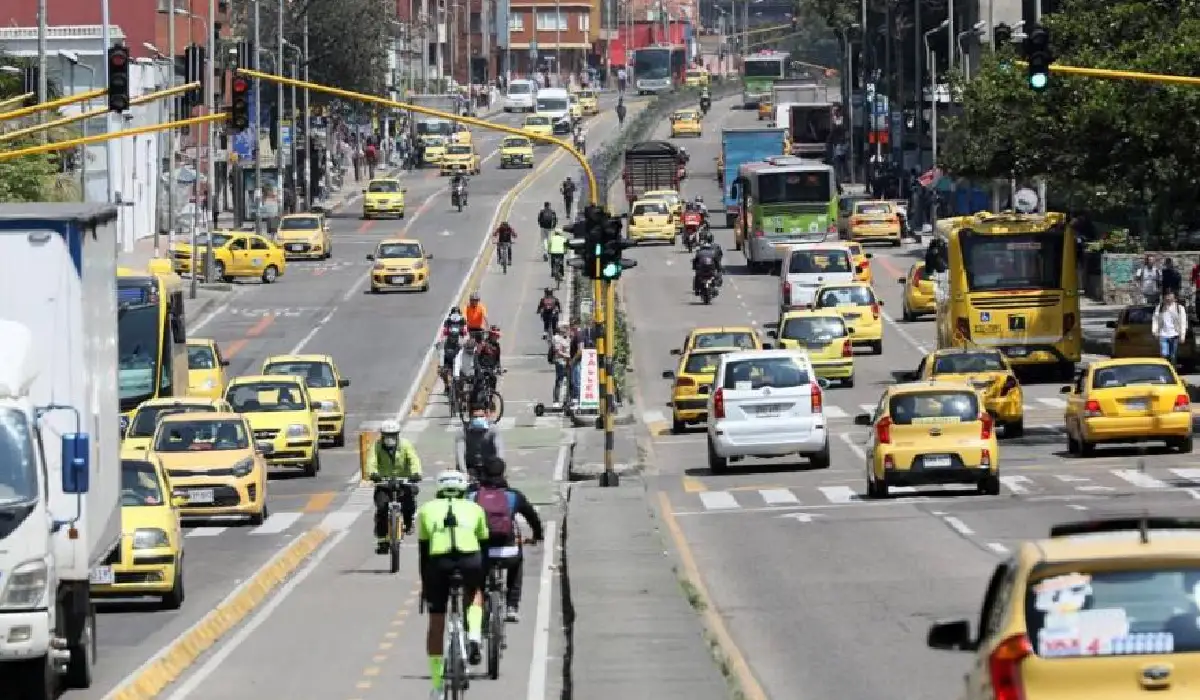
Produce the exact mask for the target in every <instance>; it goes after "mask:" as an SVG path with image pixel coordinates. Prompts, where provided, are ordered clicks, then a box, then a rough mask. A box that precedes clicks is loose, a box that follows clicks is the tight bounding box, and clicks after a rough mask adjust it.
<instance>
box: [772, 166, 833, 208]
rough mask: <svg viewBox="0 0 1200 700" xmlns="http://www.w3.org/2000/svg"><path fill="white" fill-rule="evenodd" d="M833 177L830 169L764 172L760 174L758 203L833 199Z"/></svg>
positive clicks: (807, 201) (812, 201) (806, 201)
mask: <svg viewBox="0 0 1200 700" xmlns="http://www.w3.org/2000/svg"><path fill="white" fill-rule="evenodd" d="M834 196H835V194H834V192H833V177H832V174H831V173H830V172H829V171H805V172H791V173H762V174H760V175H759V176H758V203H759V204H784V203H792V202H799V203H818V202H819V203H823V204H828V203H829V202H830V201H832V200H833V198H834Z"/></svg>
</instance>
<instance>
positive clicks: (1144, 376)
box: [1092, 363, 1179, 389]
mask: <svg viewBox="0 0 1200 700" xmlns="http://www.w3.org/2000/svg"><path fill="white" fill-rule="evenodd" d="M1178 383H1179V380H1178V379H1176V378H1175V373H1174V372H1172V371H1171V368H1170V367H1167V366H1166V365H1160V364H1156V363H1146V364H1129V365H1113V366H1112V367H1103V368H1101V369H1098V370H1096V372H1095V374H1093V375H1092V388H1093V389H1118V388H1120V387H1123V386H1135V385H1139V384H1150V385H1154V386H1169V385H1171V384H1178Z"/></svg>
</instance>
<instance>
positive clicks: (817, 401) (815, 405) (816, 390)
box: [809, 382, 825, 414]
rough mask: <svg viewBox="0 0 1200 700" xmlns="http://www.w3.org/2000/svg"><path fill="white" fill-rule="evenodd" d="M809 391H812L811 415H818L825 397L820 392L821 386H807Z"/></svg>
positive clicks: (814, 384) (813, 384) (815, 384)
mask: <svg viewBox="0 0 1200 700" xmlns="http://www.w3.org/2000/svg"><path fill="white" fill-rule="evenodd" d="M809 389H810V390H811V391H812V412H813V414H817V413H820V412H821V410H822V409H823V408H824V405H825V396H824V393H823V392H822V391H821V385H820V384H817V383H816V382H813V383H812V384H809Z"/></svg>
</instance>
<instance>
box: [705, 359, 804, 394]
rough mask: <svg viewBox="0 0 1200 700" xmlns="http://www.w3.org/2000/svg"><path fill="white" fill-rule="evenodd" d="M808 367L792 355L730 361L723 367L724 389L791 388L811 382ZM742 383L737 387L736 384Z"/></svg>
mask: <svg viewBox="0 0 1200 700" xmlns="http://www.w3.org/2000/svg"><path fill="white" fill-rule="evenodd" d="M811 381H812V380H811V379H810V378H809V376H808V368H807V367H806V366H805V365H804V364H802V363H800V362H797V361H796V359H795V358H792V357H762V358H756V359H753V360H738V361H737V362H730V363H729V364H728V365H726V367H725V382H724V387H725V388H726V389H733V390H735V391H745V390H746V389H747V387H745V386H744V385H745V384H747V383H748V384H750V386H749V387H748V389H750V390H756V389H761V388H763V387H771V388H772V389H793V388H795V387H798V386H804V385H805V384H809V383H811ZM739 384H741V385H743V386H742V387H739V386H738V385H739Z"/></svg>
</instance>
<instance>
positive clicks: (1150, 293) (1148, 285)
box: [1133, 253, 1162, 304]
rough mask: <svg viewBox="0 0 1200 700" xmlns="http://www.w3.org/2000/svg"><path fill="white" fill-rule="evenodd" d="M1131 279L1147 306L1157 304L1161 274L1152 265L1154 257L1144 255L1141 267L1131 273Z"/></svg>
mask: <svg viewBox="0 0 1200 700" xmlns="http://www.w3.org/2000/svg"><path fill="white" fill-rule="evenodd" d="M1133 279H1134V281H1135V282H1137V284H1138V289H1140V290H1141V291H1142V297H1143V298H1144V299H1145V301H1146V303H1147V304H1157V303H1158V298H1159V296H1160V295H1161V293H1162V291H1161V287H1162V272H1161V271H1160V270H1159V269H1158V266H1157V265H1155V264H1154V256H1153V255H1151V254H1149V253H1146V256H1145V257H1144V258H1142V266H1141V267H1139V268H1138V269H1137V270H1135V271H1134V273H1133Z"/></svg>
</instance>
